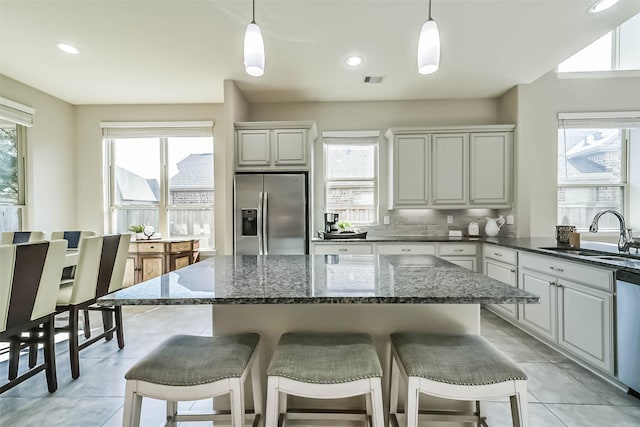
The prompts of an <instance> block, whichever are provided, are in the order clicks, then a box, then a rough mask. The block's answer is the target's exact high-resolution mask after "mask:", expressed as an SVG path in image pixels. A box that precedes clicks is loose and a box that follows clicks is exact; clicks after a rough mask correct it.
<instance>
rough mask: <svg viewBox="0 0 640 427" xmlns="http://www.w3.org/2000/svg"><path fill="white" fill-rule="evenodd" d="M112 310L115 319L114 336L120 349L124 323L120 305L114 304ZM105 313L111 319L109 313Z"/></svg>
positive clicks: (122, 343)
mask: <svg viewBox="0 0 640 427" xmlns="http://www.w3.org/2000/svg"><path fill="white" fill-rule="evenodd" d="M113 310H114V311H113V316H114V317H115V321H116V337H117V339H118V348H119V349H121V350H122V349H123V348H124V327H123V326H124V325H123V322H122V306H121V305H118V306H115V307H114V309H113ZM107 314H108V315H109V319H111V313H107Z"/></svg>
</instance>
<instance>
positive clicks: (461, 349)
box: [389, 332, 529, 427]
mask: <svg viewBox="0 0 640 427" xmlns="http://www.w3.org/2000/svg"><path fill="white" fill-rule="evenodd" d="M401 378H402V379H403V380H404V381H403V384H405V385H406V401H405V410H404V416H405V417H406V424H403V425H406V426H407V427H418V422H419V421H427V420H429V421H448V422H455V421H457V422H465V423H476V424H477V425H486V424H485V423H484V418H483V417H482V416H481V414H480V402H479V401H481V400H494V399H500V398H503V397H509V398H510V401H511V415H512V419H513V426H514V427H529V414H528V402H527V375H526V374H525V373H524V371H522V369H520V368H519V367H518V366H517V365H516V364H515V363H513V362H512V361H511V360H509V359H508V358H507V357H506V356H504V355H503V354H502V353H500V351H498V350H497V349H496V348H495V347H494V346H492V345H491V344H490V343H489V342H488V341H487V340H486V339H485V338H483V337H481V336H478V335H436V334H425V333H410V332H408V333H394V334H392V335H391V390H390V398H389V399H390V402H389V415H390V417H389V418H390V422H391V425H395V426H397V425H398V420H397V418H398V397H399V394H398V393H399V387H400V383H401V382H400V379H401ZM420 393H424V394H427V395H430V396H435V397H439V398H443V399H453V400H463V401H475V402H476V411H475V412H474V413H457V414H454V413H442V411H419V408H418V402H419V399H420Z"/></svg>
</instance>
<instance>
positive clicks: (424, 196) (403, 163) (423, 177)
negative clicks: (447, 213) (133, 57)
mask: <svg viewBox="0 0 640 427" xmlns="http://www.w3.org/2000/svg"><path fill="white" fill-rule="evenodd" d="M428 147H429V135H400V136H398V137H396V138H395V140H394V142H393V202H394V205H397V206H408V205H414V206H416V205H417V206H425V205H426V204H427V203H428V202H429V183H428V180H429V167H428V165H429V149H428Z"/></svg>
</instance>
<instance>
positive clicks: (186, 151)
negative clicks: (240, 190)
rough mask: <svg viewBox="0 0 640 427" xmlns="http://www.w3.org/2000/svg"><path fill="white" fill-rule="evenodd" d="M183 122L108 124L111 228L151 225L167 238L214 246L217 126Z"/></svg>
mask: <svg viewBox="0 0 640 427" xmlns="http://www.w3.org/2000/svg"><path fill="white" fill-rule="evenodd" d="M180 125H181V126H184V127H180V126H178V125H175V126H168V125H167V124H164V123H163V124H155V126H151V125H150V124H144V123H143V124H138V126H139V127H135V124H130V123H103V134H104V136H105V139H104V141H105V148H106V150H107V154H108V155H107V156H106V158H107V159H109V164H108V165H107V166H108V167H107V170H108V172H109V180H108V181H109V191H108V192H107V194H108V199H109V201H108V208H109V211H110V212H109V213H110V215H109V227H108V228H109V229H110V230H111V232H123V231H126V230H127V229H128V228H129V227H130V226H132V225H138V224H145V225H151V226H153V227H154V228H155V230H156V232H158V233H160V234H161V236H162V237H165V238H198V239H200V246H201V247H207V248H213V247H214V246H215V241H214V237H215V236H214V184H213V132H212V126H213V124H212V123H210V122H204V123H203V124H202V126H194V125H193V124H190V123H182V124H180ZM190 125H191V127H189V126H190Z"/></svg>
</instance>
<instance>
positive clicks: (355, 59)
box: [344, 55, 362, 67]
mask: <svg viewBox="0 0 640 427" xmlns="http://www.w3.org/2000/svg"><path fill="white" fill-rule="evenodd" d="M344 62H346V63H347V65H348V66H350V67H357V66H358V65H360V64H362V57H361V56H358V55H352V56H349V57H347V59H345V60H344Z"/></svg>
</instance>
